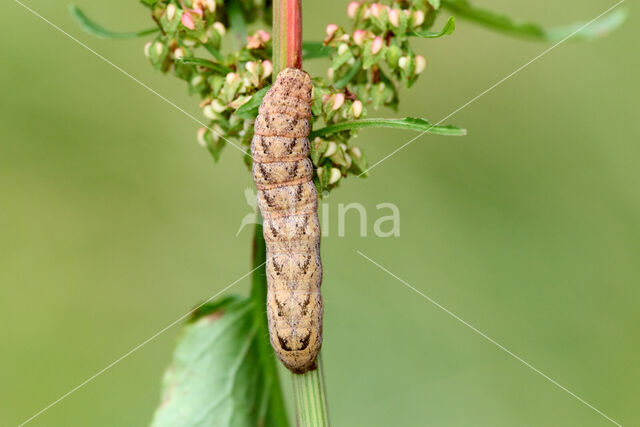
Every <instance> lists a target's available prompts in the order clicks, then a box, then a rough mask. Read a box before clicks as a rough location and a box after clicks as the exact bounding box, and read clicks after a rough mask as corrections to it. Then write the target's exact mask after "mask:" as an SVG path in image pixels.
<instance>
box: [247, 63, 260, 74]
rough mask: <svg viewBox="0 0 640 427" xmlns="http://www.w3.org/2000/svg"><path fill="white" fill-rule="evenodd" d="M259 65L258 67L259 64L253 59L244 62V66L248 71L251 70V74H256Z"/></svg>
mask: <svg viewBox="0 0 640 427" xmlns="http://www.w3.org/2000/svg"><path fill="white" fill-rule="evenodd" d="M257 67H258V64H256V63H255V62H253V61H247V63H246V64H244V68H246V69H247V71H248V72H250V73H251V74H255V72H256V68H257Z"/></svg>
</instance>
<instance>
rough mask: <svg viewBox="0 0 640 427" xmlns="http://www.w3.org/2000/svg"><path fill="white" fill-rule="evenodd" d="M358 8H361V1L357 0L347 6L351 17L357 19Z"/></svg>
mask: <svg viewBox="0 0 640 427" xmlns="http://www.w3.org/2000/svg"><path fill="white" fill-rule="evenodd" d="M358 9H360V3H358V2H357V1H352V2H351V3H349V6H347V15H349V18H351V19H355V18H356V15H357V14H358Z"/></svg>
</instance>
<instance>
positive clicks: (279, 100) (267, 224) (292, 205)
mask: <svg viewBox="0 0 640 427" xmlns="http://www.w3.org/2000/svg"><path fill="white" fill-rule="evenodd" d="M312 88H313V86H312V84H311V78H310V77H309V75H308V74H307V73H306V72H304V71H301V70H298V69H295V68H287V69H284V70H282V71H281V72H280V73H279V74H278V76H277V78H276V80H275V82H274V83H273V86H272V87H271V89H269V91H268V92H267V94H266V95H265V97H264V100H263V101H262V105H261V106H260V109H259V113H258V117H257V118H256V121H255V134H254V137H253V140H252V142H251V154H252V156H253V179H254V181H255V183H256V187H257V188H258V206H259V207H260V211H261V213H262V216H263V219H264V222H263V227H264V239H265V242H266V245H267V264H266V271H267V282H268V292H267V318H268V321H269V336H270V339H271V345H272V346H273V348H274V350H275V352H276V354H277V355H278V358H279V359H280V360H281V361H282V363H283V364H284V365H285V366H286V367H287V368H289V369H290V370H291V371H293V372H296V373H304V372H306V371H308V370H311V369H314V368H315V360H316V356H317V355H318V352H319V351H320V346H321V344H322V311H323V306H322V297H321V295H320V284H321V281H322V264H321V262H320V224H319V222H318V193H317V191H316V188H315V185H314V184H313V181H312V178H313V164H312V163H311V159H309V140H308V139H307V136H308V135H309V130H310V125H309V118H310V117H311V91H312Z"/></svg>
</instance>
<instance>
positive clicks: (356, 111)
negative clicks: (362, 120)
mask: <svg viewBox="0 0 640 427" xmlns="http://www.w3.org/2000/svg"><path fill="white" fill-rule="evenodd" d="M351 112H352V113H353V117H355V118H356V119H357V118H358V117H360V114H362V102H361V101H360V100H359V99H356V100H355V101H354V102H353V104H352V105H351Z"/></svg>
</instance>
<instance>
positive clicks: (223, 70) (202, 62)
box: [176, 57, 231, 75]
mask: <svg viewBox="0 0 640 427" xmlns="http://www.w3.org/2000/svg"><path fill="white" fill-rule="evenodd" d="M176 63H177V64H184V65H198V66H200V67H206V68H209V69H211V70H213V71H215V72H217V73H220V74H225V75H226V74H227V73H230V72H231V68H228V67H226V66H224V65H222V64H220V63H218V62H213V61H210V60H208V59H203V58H196V57H185V58H178V59H176Z"/></svg>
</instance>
